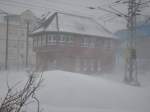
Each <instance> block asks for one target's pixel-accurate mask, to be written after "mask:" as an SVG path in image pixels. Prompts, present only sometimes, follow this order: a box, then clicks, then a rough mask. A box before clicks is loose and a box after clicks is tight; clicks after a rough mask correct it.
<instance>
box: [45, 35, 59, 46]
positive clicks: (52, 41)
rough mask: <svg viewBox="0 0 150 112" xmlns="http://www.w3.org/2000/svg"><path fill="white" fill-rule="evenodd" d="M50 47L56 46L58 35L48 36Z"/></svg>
mask: <svg viewBox="0 0 150 112" xmlns="http://www.w3.org/2000/svg"><path fill="white" fill-rule="evenodd" d="M47 41H48V45H56V42H57V36H56V35H48V40H47Z"/></svg>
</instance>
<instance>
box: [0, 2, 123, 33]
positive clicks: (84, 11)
mask: <svg viewBox="0 0 150 112" xmlns="http://www.w3.org/2000/svg"><path fill="white" fill-rule="evenodd" d="M113 1H116V0H0V9H3V10H5V11H7V12H9V13H21V12H22V11H24V10H26V9H30V10H31V11H33V12H34V13H35V15H36V16H41V15H42V14H44V13H47V12H51V11H63V12H68V13H74V14H78V15H85V16H92V17H94V18H95V19H97V20H98V21H99V22H100V23H101V24H102V25H104V26H105V27H106V28H108V29H109V30H110V31H112V32H115V31H117V30H119V29H122V28H125V24H126V22H125V20H123V19H121V18H116V17H115V18H114V17H113V16H112V15H111V16H110V14H108V13H106V12H104V11H101V10H98V9H94V10H91V9H88V8H87V7H89V6H92V7H98V6H101V7H105V8H106V7H107V6H108V5H109V4H111V3H112V2H113ZM119 10H123V7H121V8H119ZM108 15H109V17H108Z"/></svg>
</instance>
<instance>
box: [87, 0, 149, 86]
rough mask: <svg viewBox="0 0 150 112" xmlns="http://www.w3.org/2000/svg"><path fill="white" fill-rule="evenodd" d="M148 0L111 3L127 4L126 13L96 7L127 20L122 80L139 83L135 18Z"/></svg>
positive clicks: (125, 0) (121, 0)
mask: <svg viewBox="0 0 150 112" xmlns="http://www.w3.org/2000/svg"><path fill="white" fill-rule="evenodd" d="M149 2H150V0H147V1H146V0H145V1H144V2H142V0H116V1H115V2H114V3H113V5H116V4H127V7H128V8H127V11H128V12H127V14H124V13H122V12H120V11H119V10H117V9H115V8H114V7H112V6H109V8H111V10H108V9H105V8H101V7H98V9H99V10H103V11H105V12H108V13H111V14H114V15H115V16H118V17H123V18H124V19H125V20H126V21H127V29H128V32H129V38H128V40H127V47H126V51H125V75H124V81H125V82H127V83H129V84H133V85H139V82H138V79H137V56H136V37H135V36H136V18H137V16H138V15H142V14H141V9H142V8H144V7H147V6H146V5H147V4H148V3H149ZM88 8H89V9H95V8H94V7H88Z"/></svg>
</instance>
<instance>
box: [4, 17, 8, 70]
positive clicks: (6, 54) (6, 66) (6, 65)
mask: <svg viewBox="0 0 150 112" xmlns="http://www.w3.org/2000/svg"><path fill="white" fill-rule="evenodd" d="M8 33H9V15H7V16H6V50H5V51H6V53H5V70H7V69H8Z"/></svg>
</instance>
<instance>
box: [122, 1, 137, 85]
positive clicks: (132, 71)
mask: <svg viewBox="0 0 150 112" xmlns="http://www.w3.org/2000/svg"><path fill="white" fill-rule="evenodd" d="M137 8H138V6H137V4H136V0H129V1H128V15H127V28H128V32H129V36H130V37H129V40H128V42H127V49H126V54H125V55H126V57H125V58H126V59H125V77H124V81H125V82H127V83H134V84H136V85H137V84H139V83H138V80H137V59H136V40H135V38H136V37H135V36H136V16H137Z"/></svg>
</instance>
